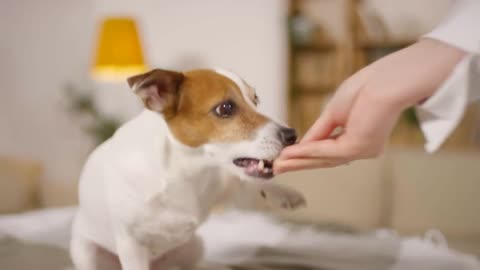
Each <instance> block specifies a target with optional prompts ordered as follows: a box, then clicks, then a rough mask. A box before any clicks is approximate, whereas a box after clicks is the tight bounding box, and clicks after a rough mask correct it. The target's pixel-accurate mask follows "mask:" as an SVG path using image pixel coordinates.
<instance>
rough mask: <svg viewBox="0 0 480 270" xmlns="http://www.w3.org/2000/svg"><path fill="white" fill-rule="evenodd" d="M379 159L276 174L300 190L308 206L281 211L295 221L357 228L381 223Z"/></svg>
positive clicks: (286, 183) (279, 178)
mask: <svg viewBox="0 0 480 270" xmlns="http://www.w3.org/2000/svg"><path fill="white" fill-rule="evenodd" d="M382 163H383V161H382V160H370V161H356V162H353V163H352V164H350V165H348V166H340V167H337V168H334V169H319V170H311V171H301V172H295V173H289V174H285V175H280V176H278V177H277V178H275V180H274V181H277V182H278V183H282V184H285V185H288V186H291V187H294V188H295V189H297V190H299V191H301V192H302V193H303V194H304V195H305V196H306V198H307V203H308V207H307V208H305V209H301V210H298V211H294V212H285V211H282V213H281V214H282V215H283V216H285V217H287V218H290V219H294V220H297V221H308V222H314V223H325V222H327V223H329V222H332V223H337V224H341V225H347V226H354V227H355V228H357V229H371V228H376V227H378V226H381V225H382V220H381V219H382V217H383V208H382V205H383V204H382V199H383V198H382V192H383V188H384V185H383V182H382V169H381V166H382Z"/></svg>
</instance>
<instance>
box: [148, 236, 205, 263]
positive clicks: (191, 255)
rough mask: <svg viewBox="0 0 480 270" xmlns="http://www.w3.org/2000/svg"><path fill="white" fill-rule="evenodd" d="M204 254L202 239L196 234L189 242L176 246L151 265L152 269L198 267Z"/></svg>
mask: <svg viewBox="0 0 480 270" xmlns="http://www.w3.org/2000/svg"><path fill="white" fill-rule="evenodd" d="M202 256H203V242H202V239H201V238H200V237H199V236H197V235H194V236H193V237H192V238H191V239H190V240H189V241H188V242H187V243H185V244H182V245H181V246H179V247H177V248H174V249H173V250H171V251H169V252H167V253H166V254H164V255H163V256H161V257H160V258H157V259H156V260H155V261H154V262H153V263H152V266H151V270H165V269H175V268H176V269H182V270H188V269H196V266H197V263H198V262H200V260H201V258H202Z"/></svg>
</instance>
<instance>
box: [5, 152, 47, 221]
mask: <svg viewBox="0 0 480 270" xmlns="http://www.w3.org/2000/svg"><path fill="white" fill-rule="evenodd" d="M41 171H42V169H41V166H40V164H38V163H36V162H30V161H22V160H15V159H9V158H2V157H0V213H2V214H3V213H13V212H19V211H25V210H29V209H32V208H34V207H36V206H37V202H38V197H37V195H38V194H37V187H38V184H39V178H40V176H41Z"/></svg>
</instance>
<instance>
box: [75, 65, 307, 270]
mask: <svg viewBox="0 0 480 270" xmlns="http://www.w3.org/2000/svg"><path fill="white" fill-rule="evenodd" d="M127 81H128V84H129V86H130V87H131V88H132V89H133V91H134V92H135V93H136V94H137V95H138V96H139V97H140V98H141V99H142V101H143V103H144V104H145V107H146V109H145V110H144V111H143V112H142V113H140V115H138V116H137V117H135V118H134V119H133V120H130V121H129V122H127V123H126V124H124V125H123V126H122V127H120V128H119V129H118V130H117V132H116V133H115V134H114V135H113V137H112V138H110V139H109V140H107V141H106V142H105V143H103V144H102V145H100V146H99V147H98V148H97V149H95V151H94V152H93V153H92V154H91V156H90V157H89V158H88V160H87V162H86V164H85V167H84V169H83V172H82V175H81V178H80V184H79V202H80V206H79V209H78V212H77V214H76V216H75V219H74V222H73V231H72V240H71V249H70V252H71V257H72V259H73V262H74V265H75V267H76V268H77V270H103V269H105V270H110V269H117V270H119V269H123V270H159V269H162V270H164V269H192V268H194V267H196V266H197V265H199V262H201V256H202V244H201V241H200V239H199V238H198V237H196V236H195V229H196V228H197V227H198V226H199V224H201V223H202V222H203V221H204V220H205V219H206V218H207V216H208V213H209V211H210V209H211V208H212V207H213V206H214V205H216V204H219V203H222V204H225V203H232V202H233V203H234V204H235V205H236V206H242V207H253V206H255V207H258V205H259V204H261V205H262V206H266V207H275V208H284V209H295V208H298V207H300V206H304V205H305V199H304V197H303V196H302V195H301V194H300V193H299V192H297V191H295V190H292V189H289V188H287V187H283V186H280V185H278V184H274V183H271V182H266V181H265V180H266V179H270V178H272V177H273V170H272V166H273V160H274V159H275V158H276V157H277V156H278V155H279V153H280V151H281V150H282V149H283V148H284V147H286V146H288V145H291V144H294V143H295V141H296V139H297V137H296V135H295V130H294V129H290V128H287V127H284V126H282V125H279V124H277V123H275V122H274V121H272V120H270V119H269V118H267V117H266V116H264V115H262V114H260V113H259V112H258V111H257V109H256V106H257V103H258V97H257V95H256V94H255V92H254V90H253V88H252V87H250V86H249V85H248V84H247V83H245V82H244V81H243V80H242V79H241V78H240V77H238V76H237V75H235V74H233V73H231V72H227V71H223V70H206V69H205V70H192V71H188V72H183V73H181V72H175V71H168V70H160V69H155V70H152V71H150V72H147V73H145V74H140V75H136V76H133V77H130V78H128V79H127Z"/></svg>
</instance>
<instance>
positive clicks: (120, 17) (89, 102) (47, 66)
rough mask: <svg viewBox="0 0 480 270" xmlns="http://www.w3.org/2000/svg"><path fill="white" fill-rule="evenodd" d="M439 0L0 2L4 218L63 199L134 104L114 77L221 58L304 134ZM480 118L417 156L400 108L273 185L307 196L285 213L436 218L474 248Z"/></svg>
mask: <svg viewBox="0 0 480 270" xmlns="http://www.w3.org/2000/svg"><path fill="white" fill-rule="evenodd" d="M451 3H452V1H449V0H423V1H416V0H404V1H393V0H388V1H385V0H364V1H354V0H305V1H299V0H297V1H295V0H261V1H259V0H242V1H238V0H201V1H195V0H176V1H169V0H143V1H133V0H82V1H74V0H42V1H37V0H2V1H0V33H1V35H0V38H1V40H0V60H1V61H0V82H1V84H0V134H1V137H0V213H5V214H6V213H18V212H22V211H26V210H32V209H38V208H52V207H59V206H65V205H74V204H76V202H77V195H76V192H77V190H76V186H77V181H78V177H79V173H80V171H81V168H82V166H83V163H84V161H85V159H86V157H87V155H88V154H89V153H90V152H91V151H92V150H93V149H94V147H95V146H96V145H98V144H99V143H100V142H102V141H103V140H104V139H105V138H108V136H110V135H111V133H112V132H113V131H114V130H115V128H116V127H118V125H120V124H121V123H123V122H124V121H126V120H127V119H129V118H131V117H132V116H134V115H135V114H137V113H138V112H139V111H140V110H141V109H142V106H141V104H140V102H139V101H138V99H137V98H136V97H135V96H134V95H133V94H132V93H131V91H130V89H129V88H128V86H127V84H126V83H125V80H124V79H125V77H126V76H127V74H131V73H138V72H141V71H144V70H148V69H150V68H165V69H178V70H184V69H191V68H199V67H212V66H219V67H225V68H228V69H231V70H233V71H235V72H237V73H238V74H240V75H241V76H242V77H243V78H245V79H246V80H247V81H248V82H249V83H250V84H251V85H253V86H254V87H255V88H256V89H257V92H258V95H259V97H260V99H261V105H260V109H261V110H262V111H263V112H264V113H266V114H268V115H270V116H272V117H273V118H276V119H279V120H282V121H285V122H288V123H290V125H292V126H293V127H295V128H297V130H298V131H299V132H300V133H304V132H305V131H306V130H307V129H308V127H309V126H310V125H311V124H312V123H313V121H314V120H315V119H316V118H317V117H318V115H319V114H320V113H321V111H322V107H323V106H324V104H325V102H326V101H328V99H329V97H330V96H331V95H332V93H333V92H334V91H335V89H336V88H337V86H338V85H339V84H340V83H341V82H342V81H343V80H345V79H346V78H347V77H348V76H349V75H351V74H353V73H354V72H355V71H357V70H359V69H361V68H362V67H364V66H365V65H367V64H369V63H371V62H373V61H375V60H376V59H378V58H379V57H382V56H384V55H386V54H389V53H391V52H394V51H395V50H398V49H400V48H403V47H405V46H408V45H409V44H412V43H413V42H415V41H416V40H417V39H418V38H419V37H420V36H421V35H423V34H425V33H428V32H429V31H430V30H431V29H433V28H434V27H435V25H437V24H438V23H439V22H440V21H441V20H442V18H444V16H445V15H446V13H447V12H448V10H449V9H450V7H451ZM479 128H480V113H479V109H478V106H477V107H471V108H469V111H468V112H467V114H466V116H465V118H464V120H463V122H462V124H461V125H460V126H459V127H458V128H457V130H456V131H455V133H454V134H453V135H452V136H451V137H450V139H449V141H448V142H447V143H446V145H445V147H443V148H442V150H441V151H439V152H438V153H436V154H434V155H427V154H425V153H424V152H423V148H422V147H423V143H424V141H423V137H422V134H421V133H420V131H419V129H418V124H417V122H416V118H415V113H414V111H413V110H411V109H410V110H407V111H406V112H405V114H404V116H403V117H402V119H401V121H400V122H399V124H398V125H397V127H396V129H395V132H394V134H393V135H392V140H391V144H390V145H389V147H388V150H387V153H386V154H385V155H383V156H382V157H381V158H379V159H376V160H369V161H359V162H354V163H353V164H352V165H350V166H342V167H340V168H335V169H328V170H316V171H306V172H299V173H292V174H286V175H283V176H281V177H279V179H278V181H279V182H282V183H284V184H286V185H291V186H294V187H296V188H298V189H300V190H302V192H304V193H305V194H306V196H307V199H308V201H309V207H308V208H306V209H304V210H301V211H298V212H295V213H293V214H291V213H278V214H279V215H281V216H283V217H285V218H288V219H290V220H295V221H301V222H309V223H313V224H335V225H338V226H345V227H348V228H351V229H353V230H360V231H368V230H373V229H378V228H390V229H393V230H395V231H396V232H399V233H400V234H404V235H410V234H416V233H423V232H425V231H426V230H428V229H432V228H434V229H438V230H440V231H441V232H442V233H444V234H445V235H446V237H447V239H448V240H449V242H450V243H451V245H452V246H453V247H455V248H456V249H459V250H462V251H466V252H468V253H472V254H476V255H480V196H478V192H479V191H480V181H479V180H480V169H479V164H480V163H479V161H480V159H479V155H478V149H479V146H480V133H479V132H480V129H479Z"/></svg>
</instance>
